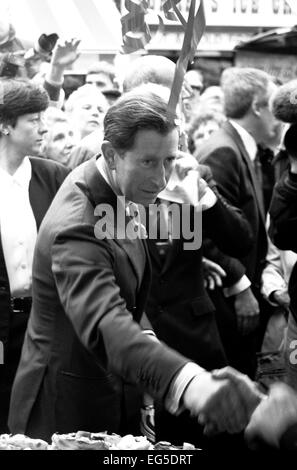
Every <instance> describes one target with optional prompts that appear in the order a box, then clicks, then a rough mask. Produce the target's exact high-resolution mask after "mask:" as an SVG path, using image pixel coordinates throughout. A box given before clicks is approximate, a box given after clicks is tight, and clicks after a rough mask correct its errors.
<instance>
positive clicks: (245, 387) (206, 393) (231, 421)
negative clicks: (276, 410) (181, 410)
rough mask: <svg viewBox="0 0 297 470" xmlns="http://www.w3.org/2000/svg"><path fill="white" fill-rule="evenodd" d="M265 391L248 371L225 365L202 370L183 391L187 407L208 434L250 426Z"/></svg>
mask: <svg viewBox="0 0 297 470" xmlns="http://www.w3.org/2000/svg"><path fill="white" fill-rule="evenodd" d="M262 398H263V395H262V394H261V393H260V392H259V390H258V388H257V385H256V384H255V383H254V382H253V381H251V380H250V379H249V378H248V377H247V376H246V375H243V374H241V373H240V372H238V371H236V370H235V369H232V368H231V367H226V368H224V369H220V370H217V371H213V372H211V373H210V372H206V371H205V372H202V373H201V374H200V375H198V376H197V377H195V378H194V379H193V380H192V381H191V382H190V384H189V385H188V387H187V389H186V391H185V392H184V396H183V402H184V405H185V407H186V408H187V409H188V410H189V411H190V412H191V415H192V416H196V417H197V419H198V422H199V423H200V424H201V425H202V426H204V433H205V434H206V435H213V434H217V433H221V432H228V433H230V434H234V433H239V432H241V431H242V430H243V429H245V427H246V426H247V424H248V422H249V420H250V417H251V415H252V413H253V412H254V410H255V408H256V407H257V406H258V404H259V403H260V401H261V399H262Z"/></svg>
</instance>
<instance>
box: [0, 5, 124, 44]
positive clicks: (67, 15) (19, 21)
mask: <svg viewBox="0 0 297 470" xmlns="http://www.w3.org/2000/svg"><path fill="white" fill-rule="evenodd" d="M2 1H3V0H1V2H2ZM4 1H5V0H4ZM9 11H10V16H11V21H12V23H13V25H14V27H15V29H16V34H17V36H18V37H20V38H23V39H29V40H32V41H35V40H36V39H37V38H38V37H39V36H40V35H41V34H42V33H46V34H50V33H57V34H58V35H59V36H60V37H62V38H71V37H76V38H80V39H81V45H80V49H81V50H82V51H90V52H99V53H100V52H116V51H118V50H119V49H120V46H121V22H120V13H119V11H118V10H117V8H116V6H115V4H114V2H113V0H9Z"/></svg>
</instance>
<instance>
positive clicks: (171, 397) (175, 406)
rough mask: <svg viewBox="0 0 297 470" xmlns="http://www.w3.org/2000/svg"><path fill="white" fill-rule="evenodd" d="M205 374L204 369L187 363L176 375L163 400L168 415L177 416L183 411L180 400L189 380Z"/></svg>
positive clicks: (192, 363)
mask: <svg viewBox="0 0 297 470" xmlns="http://www.w3.org/2000/svg"><path fill="white" fill-rule="evenodd" d="M204 372H206V370H205V369H203V368H202V367H200V366H198V365H197V364H195V363H194V362H188V363H187V364H186V365H185V366H184V367H183V368H182V369H181V371H180V372H179V373H178V375H177V377H176V378H175V380H174V382H173V384H172V385H171V387H170V390H169V393H168V394H167V397H166V400H165V406H166V408H167V410H168V411H169V413H171V414H174V415H177V414H180V413H181V412H182V411H184V406H183V404H182V401H181V398H182V396H183V393H184V391H185V389H186V388H187V386H188V385H189V383H190V382H191V380H193V378H194V377H197V375H200V374H202V373H204Z"/></svg>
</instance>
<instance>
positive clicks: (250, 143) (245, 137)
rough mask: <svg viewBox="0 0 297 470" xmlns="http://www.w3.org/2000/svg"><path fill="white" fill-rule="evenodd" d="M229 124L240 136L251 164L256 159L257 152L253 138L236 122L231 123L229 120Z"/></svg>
mask: <svg viewBox="0 0 297 470" xmlns="http://www.w3.org/2000/svg"><path fill="white" fill-rule="evenodd" d="M230 123H231V124H232V126H233V127H234V128H235V130H236V131H237V132H238V134H239V135H240V138H241V140H242V142H243V145H244V147H245V149H246V151H247V153H248V155H249V157H250V159H251V161H252V162H253V161H254V160H255V158H256V155H257V151H258V147H257V143H256V141H255V139H254V137H253V136H252V135H251V134H250V133H249V132H248V131H246V130H245V129H244V128H243V127H242V126H240V125H239V124H238V123H237V122H235V121H233V120H232V119H230Z"/></svg>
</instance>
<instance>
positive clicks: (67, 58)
mask: <svg viewBox="0 0 297 470" xmlns="http://www.w3.org/2000/svg"><path fill="white" fill-rule="evenodd" d="M79 44H80V39H76V38H73V39H70V40H65V41H61V40H59V41H58V42H57V44H56V46H55V48H54V50H53V54H52V58H51V65H52V66H55V67H61V68H64V69H65V68H67V67H70V66H71V65H72V64H73V63H74V62H75V61H76V60H77V58H78V57H79V53H78V51H77V48H78V46H79Z"/></svg>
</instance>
